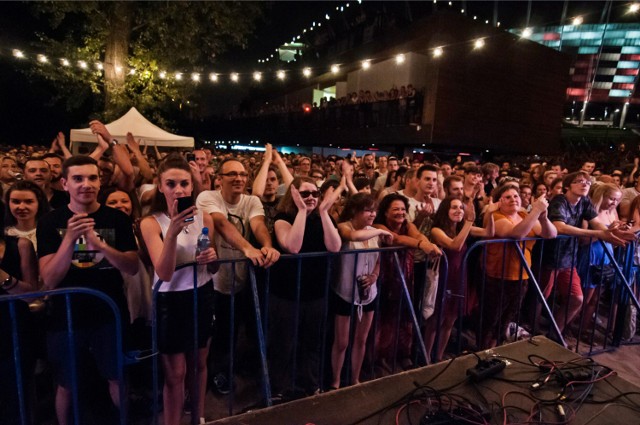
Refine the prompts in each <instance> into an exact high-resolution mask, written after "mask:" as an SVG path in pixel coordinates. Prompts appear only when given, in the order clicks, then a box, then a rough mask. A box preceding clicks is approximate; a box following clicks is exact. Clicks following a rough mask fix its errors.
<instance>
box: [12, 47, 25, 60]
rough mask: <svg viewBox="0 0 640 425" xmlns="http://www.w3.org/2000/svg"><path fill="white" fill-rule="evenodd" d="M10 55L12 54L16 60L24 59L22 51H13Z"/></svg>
mask: <svg viewBox="0 0 640 425" xmlns="http://www.w3.org/2000/svg"><path fill="white" fill-rule="evenodd" d="M12 53H13V56H15V57H16V58H18V59H24V53H23V52H22V50H18V49H13V51H12Z"/></svg>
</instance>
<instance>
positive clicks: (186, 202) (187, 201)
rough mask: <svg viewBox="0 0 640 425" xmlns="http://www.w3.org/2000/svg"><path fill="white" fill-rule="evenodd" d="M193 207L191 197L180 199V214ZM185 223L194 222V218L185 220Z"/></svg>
mask: <svg viewBox="0 0 640 425" xmlns="http://www.w3.org/2000/svg"><path fill="white" fill-rule="evenodd" d="M192 206H193V198H192V197H191V196H184V197H182V198H178V212H179V213H181V212H182V211H184V210H186V209H187V208H189V207H192ZM184 221H185V222H191V221H193V217H190V218H187V219H185V220H184Z"/></svg>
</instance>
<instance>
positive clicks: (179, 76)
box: [176, 72, 182, 81]
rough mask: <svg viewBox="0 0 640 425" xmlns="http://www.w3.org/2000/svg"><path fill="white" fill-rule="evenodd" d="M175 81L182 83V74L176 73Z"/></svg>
mask: <svg viewBox="0 0 640 425" xmlns="http://www.w3.org/2000/svg"><path fill="white" fill-rule="evenodd" d="M176 80H177V81H182V72H176Z"/></svg>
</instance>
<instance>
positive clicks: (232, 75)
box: [231, 72, 240, 83]
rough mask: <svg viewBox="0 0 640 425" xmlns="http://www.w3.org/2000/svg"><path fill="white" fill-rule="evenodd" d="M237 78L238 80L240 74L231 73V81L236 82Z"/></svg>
mask: <svg viewBox="0 0 640 425" xmlns="http://www.w3.org/2000/svg"><path fill="white" fill-rule="evenodd" d="M239 80H240V75H238V74H237V73H235V72H234V73H232V74H231V81H233V82H234V83H237V82H238V81H239Z"/></svg>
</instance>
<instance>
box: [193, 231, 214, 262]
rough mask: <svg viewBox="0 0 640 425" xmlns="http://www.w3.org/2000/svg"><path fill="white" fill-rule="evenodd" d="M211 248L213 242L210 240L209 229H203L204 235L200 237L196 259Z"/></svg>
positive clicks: (201, 234)
mask: <svg viewBox="0 0 640 425" xmlns="http://www.w3.org/2000/svg"><path fill="white" fill-rule="evenodd" d="M210 247H211V240H210V239H209V228H208V227H203V228H202V233H200V236H198V243H197V244H196V257H197V256H198V255H200V253H201V252H202V251H204V250H206V249H209V248H210Z"/></svg>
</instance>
